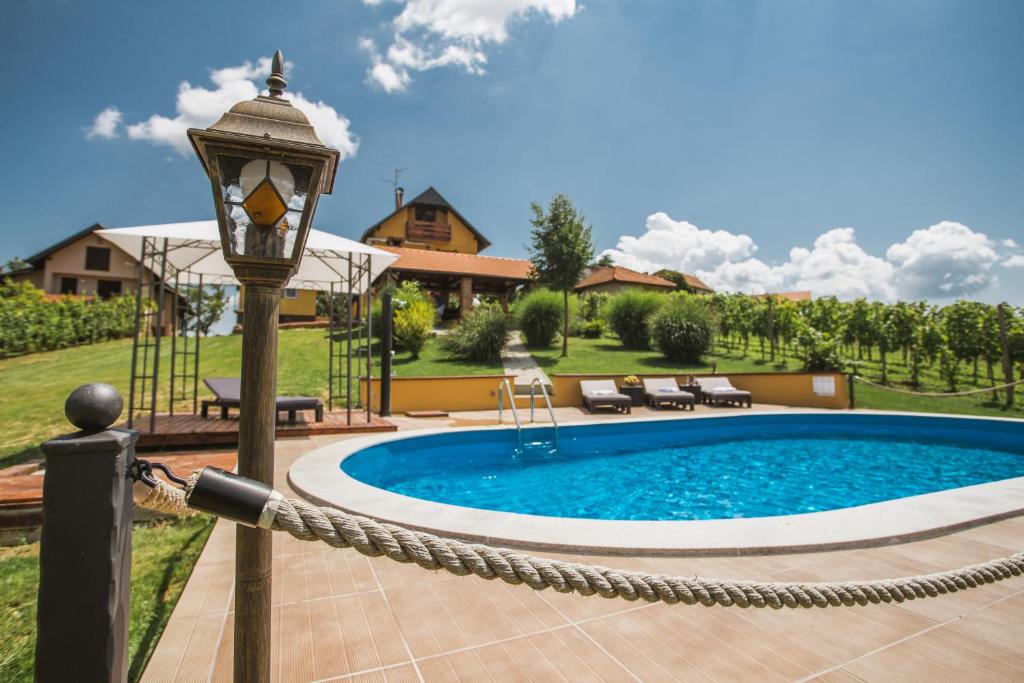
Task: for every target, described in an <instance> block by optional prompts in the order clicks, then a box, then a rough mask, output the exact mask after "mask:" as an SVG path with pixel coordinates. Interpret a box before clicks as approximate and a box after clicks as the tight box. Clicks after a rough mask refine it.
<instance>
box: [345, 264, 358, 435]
mask: <svg viewBox="0 0 1024 683" xmlns="http://www.w3.org/2000/svg"><path fill="white" fill-rule="evenodd" d="M346 284H347V285H348V288H347V289H348V293H347V294H346V296H345V310H346V315H347V316H348V317H347V324H346V327H345V330H346V332H345V334H346V335H347V342H346V346H345V363H346V365H345V412H346V416H345V424H347V425H348V426H350V427H351V426H352V255H351V254H349V257H348V282H347V283H346ZM357 369H358V368H357Z"/></svg>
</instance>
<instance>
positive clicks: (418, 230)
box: [405, 220, 452, 242]
mask: <svg viewBox="0 0 1024 683" xmlns="http://www.w3.org/2000/svg"><path fill="white" fill-rule="evenodd" d="M405 236H406V239H409V240H414V241H420V242H450V241H451V239H452V226H450V225H448V224H447V223H428V222H426V221H415V220H414V221H409V222H407V223H406V225H405Z"/></svg>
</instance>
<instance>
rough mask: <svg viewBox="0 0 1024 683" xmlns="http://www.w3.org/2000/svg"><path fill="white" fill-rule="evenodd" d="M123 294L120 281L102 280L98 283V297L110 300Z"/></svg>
mask: <svg viewBox="0 0 1024 683" xmlns="http://www.w3.org/2000/svg"><path fill="white" fill-rule="evenodd" d="M120 293H121V281H120V280H100V281H98V282H97V283H96V296H98V297H99V298H101V299H109V298H110V297H112V296H116V295H118V294H120Z"/></svg>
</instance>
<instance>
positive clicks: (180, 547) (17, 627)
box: [0, 516, 213, 681]
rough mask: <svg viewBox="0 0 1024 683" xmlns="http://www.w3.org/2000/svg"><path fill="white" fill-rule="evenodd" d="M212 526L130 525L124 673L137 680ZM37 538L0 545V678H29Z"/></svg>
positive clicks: (197, 521)
mask: <svg viewBox="0 0 1024 683" xmlns="http://www.w3.org/2000/svg"><path fill="white" fill-rule="evenodd" d="M212 528H213V520H212V518H210V517H206V516H202V517H193V518H189V519H180V520H174V521H168V522H156V523H139V524H136V525H135V532H134V536H133V541H134V542H133V544H132V611H131V620H130V624H129V634H128V638H129V653H128V658H129V675H128V680H130V681H135V680H138V678H139V676H140V675H141V674H142V670H143V668H144V666H145V664H146V661H147V660H148V659H149V656H150V655H151V654H152V652H153V648H154V647H156V643H157V640H158V639H159V637H160V634H161V633H162V632H163V629H164V625H165V624H166V623H167V619H168V618H169V617H170V616H171V610H172V609H173V608H174V604H175V603H176V602H177V600H178V596H179V595H181V591H182V589H184V587H185V582H186V581H188V577H189V575H190V574H191V573H192V567H193V565H194V564H195V561H196V559H198V557H199V553H200V552H201V551H202V549H203V545H204V544H205V543H206V538H207V536H209V535H210V530H211V529H212ZM38 583H39V543H29V544H25V545H19V546H14V547H11V548H0V633H3V634H4V637H3V641H2V642H0V680H2V681H31V680H32V672H33V668H34V666H33V657H34V648H35V633H36V588H37V586H38Z"/></svg>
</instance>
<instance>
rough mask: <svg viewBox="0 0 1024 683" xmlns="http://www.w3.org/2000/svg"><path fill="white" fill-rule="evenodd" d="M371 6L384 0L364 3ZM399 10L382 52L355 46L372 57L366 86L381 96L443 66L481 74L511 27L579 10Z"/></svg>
mask: <svg viewBox="0 0 1024 683" xmlns="http://www.w3.org/2000/svg"><path fill="white" fill-rule="evenodd" d="M363 4H365V5H369V6H374V7H376V6H380V5H383V4H384V3H383V1H382V0H363ZM398 4H399V5H400V6H401V11H400V12H399V13H398V14H397V15H396V16H395V17H394V18H393V19H392V20H391V22H390V23H391V29H392V30H393V32H394V33H393V38H392V42H391V44H390V45H389V46H388V48H387V50H385V51H384V52H383V53H381V52H380V51H379V50H378V49H377V46H376V44H375V43H374V42H373V41H372V40H370V39H369V38H360V40H359V46H360V48H361V49H363V50H365V51H366V52H368V53H369V54H370V59H371V62H372V64H371V66H370V67H369V69H367V72H366V77H367V81H368V82H369V83H371V84H373V85H376V86H379V87H380V88H382V89H384V91H385V92H389V93H390V92H395V91H399V90H405V89H406V88H407V87H408V86H409V84H410V83H411V82H412V75H411V73H412V72H418V71H427V70H429V69H437V68H441V67H446V66H454V67H458V68H462V69H464V70H465V71H467V72H468V73H471V74H482V73H484V67H485V65H486V64H487V53H486V48H487V46H488V45H500V44H502V43H504V42H505V41H506V40H508V30H509V26H510V25H511V24H512V23H513V22H516V21H523V20H526V19H528V18H530V17H531V16H539V17H541V18H545V19H548V20H550V21H552V22H554V23H558V22H560V21H562V20H564V19H569V18H570V17H572V16H573V15H574V14H576V12H577V11H579V9H580V6H579V5H578V4H577V3H576V0H398Z"/></svg>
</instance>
